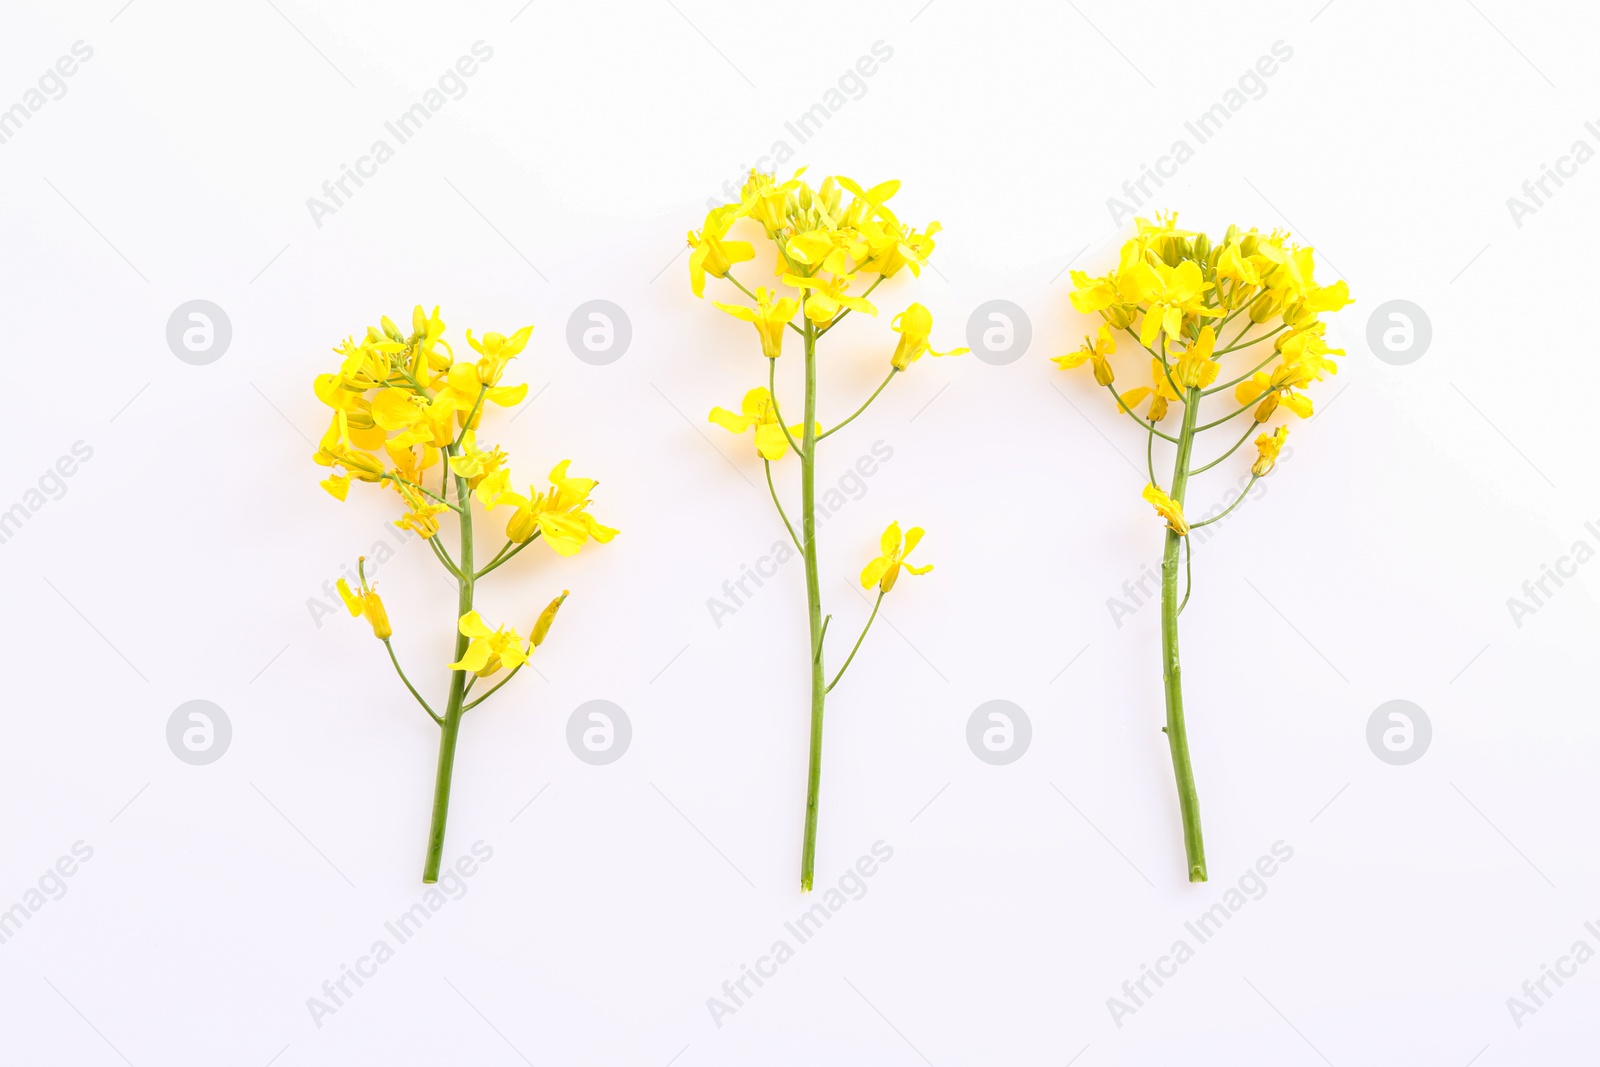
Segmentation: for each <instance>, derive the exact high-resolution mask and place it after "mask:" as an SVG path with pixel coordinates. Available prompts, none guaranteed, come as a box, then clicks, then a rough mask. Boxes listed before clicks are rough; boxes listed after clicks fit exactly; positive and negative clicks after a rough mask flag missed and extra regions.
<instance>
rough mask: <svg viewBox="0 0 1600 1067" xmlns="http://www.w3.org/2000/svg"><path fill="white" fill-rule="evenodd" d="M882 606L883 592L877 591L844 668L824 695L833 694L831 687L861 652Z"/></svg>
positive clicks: (835, 676) (830, 683)
mask: <svg viewBox="0 0 1600 1067" xmlns="http://www.w3.org/2000/svg"><path fill="white" fill-rule="evenodd" d="M882 604H883V590H882V589H879V590H878V599H877V600H875V601H873V602H872V614H871V615H868V616H867V624H866V625H865V626H863V627H862V628H861V636H860V637H858V638H856V645H855V647H854V648H852V649H851V650H850V655H848V656H846V657H845V661H844V666H842V667H840V668H839V673H838V674H836V675H834V676H833V681H831V682H829V683H828V688H827V689H825V690H823V692H825V693H831V692H833V687H834V686H836V685H838V684H839V679H840V678H843V677H844V672H845V671H846V670H848V669H849V668H850V662H851V660H853V659H855V658H856V653H857V652H859V651H861V642H863V641H865V640H866V639H867V631H868V630H870V629H872V620H874V619H876V618H877V617H878V608H879V607H880V606H882Z"/></svg>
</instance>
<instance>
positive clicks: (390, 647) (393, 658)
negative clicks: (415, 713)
mask: <svg viewBox="0 0 1600 1067" xmlns="http://www.w3.org/2000/svg"><path fill="white" fill-rule="evenodd" d="M383 647H384V648H386V649H388V651H389V662H390V663H393V664H394V671H395V673H396V674H398V675H399V676H400V680H401V681H402V682H404V683H406V688H407V689H409V690H411V695H412V696H414V697H416V698H417V703H418V704H421V705H422V710H423V711H425V712H427V713H428V718H430V719H432V720H433V721H434V722H436V723H439V724H440V725H443V723H444V720H443V719H441V718H439V714H438V713H437V712H436V711H434V710H433V709H432V708H430V707H429V706H428V702H427V701H426V700H423V699H422V694H421V693H419V692H417V687H416V686H414V685H412V684H411V679H410V678H407V677H406V672H405V671H403V670H401V669H400V660H399V659H398V658H396V656H395V654H394V646H393V645H391V644H389V639H388V638H387V637H385V638H384V639H383Z"/></svg>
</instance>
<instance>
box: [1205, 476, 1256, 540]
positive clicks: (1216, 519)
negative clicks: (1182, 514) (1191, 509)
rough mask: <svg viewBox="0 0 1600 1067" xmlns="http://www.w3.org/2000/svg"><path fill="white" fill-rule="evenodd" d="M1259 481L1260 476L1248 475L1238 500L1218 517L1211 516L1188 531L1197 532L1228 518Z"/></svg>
mask: <svg viewBox="0 0 1600 1067" xmlns="http://www.w3.org/2000/svg"><path fill="white" fill-rule="evenodd" d="M1259 479H1260V475H1258V474H1255V473H1253V472H1252V473H1251V475H1250V481H1249V482H1247V483H1246V484H1245V487H1244V491H1243V492H1241V493H1240V494H1239V499H1238V500H1235V501H1234V502H1233V503H1231V504H1229V505H1228V506H1227V508H1226V509H1224V510H1223V512H1222V513H1221V514H1220V515H1213V516H1212V517H1211V518H1209V519H1207V520H1206V521H1205V522H1197V523H1195V524H1194V525H1193V526H1190V527H1189V529H1190V530H1198V529H1200V527H1202V526H1210V525H1211V524H1212V523H1214V522H1221V521H1222V520H1223V519H1225V518H1227V517H1228V512H1230V511H1232V510H1233V509H1234V508H1236V507H1238V506H1239V505H1240V504H1243V503H1244V498H1245V497H1247V496H1249V495H1250V490H1252V489H1254V488H1255V485H1256V482H1257V481H1258V480H1259Z"/></svg>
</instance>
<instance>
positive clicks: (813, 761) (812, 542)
mask: <svg viewBox="0 0 1600 1067" xmlns="http://www.w3.org/2000/svg"><path fill="white" fill-rule="evenodd" d="M802 313H804V309H803V307H802ZM805 346H806V400H805V420H806V421H805V427H804V430H803V432H802V434H801V444H800V531H801V533H802V534H803V535H804V536H803V538H802V540H801V543H800V554H801V556H802V557H803V558H804V559H805V564H806V611H807V613H808V615H809V617H810V618H809V622H810V632H811V746H810V763H809V766H808V768H807V771H806V826H805V839H804V843H803V844H802V846H801V851H800V891H801V892H803V893H808V892H810V891H811V883H812V875H813V873H814V872H815V870H816V865H817V793H818V790H819V789H820V788H821V785H822V708H823V701H824V700H825V698H826V697H827V693H828V689H827V684H826V682H825V680H824V679H825V673H824V670H823V663H822V587H821V583H820V582H819V581H818V579H817V327H816V323H814V322H812V321H811V320H810V319H806V329H805Z"/></svg>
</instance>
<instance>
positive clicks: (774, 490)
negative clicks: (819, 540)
mask: <svg viewBox="0 0 1600 1067" xmlns="http://www.w3.org/2000/svg"><path fill="white" fill-rule="evenodd" d="M761 465H762V466H763V467H765V468H766V469H767V491H768V492H770V493H771V494H772V506H773V507H775V508H777V509H778V518H780V519H782V520H783V528H784V529H785V530H788V531H789V540H791V541H793V542H794V547H795V550H796V551H799V552H804V551H805V549H803V548H801V547H800V538H798V537H796V536H795V533H794V525H793V524H792V523H791V522H790V521H789V515H788V513H787V512H785V511H784V510H783V501H781V500H779V499H778V487H777V486H775V485H773V484H772V461H771V460H770V459H768V458H767V457H766V456H762V457H761Z"/></svg>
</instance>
